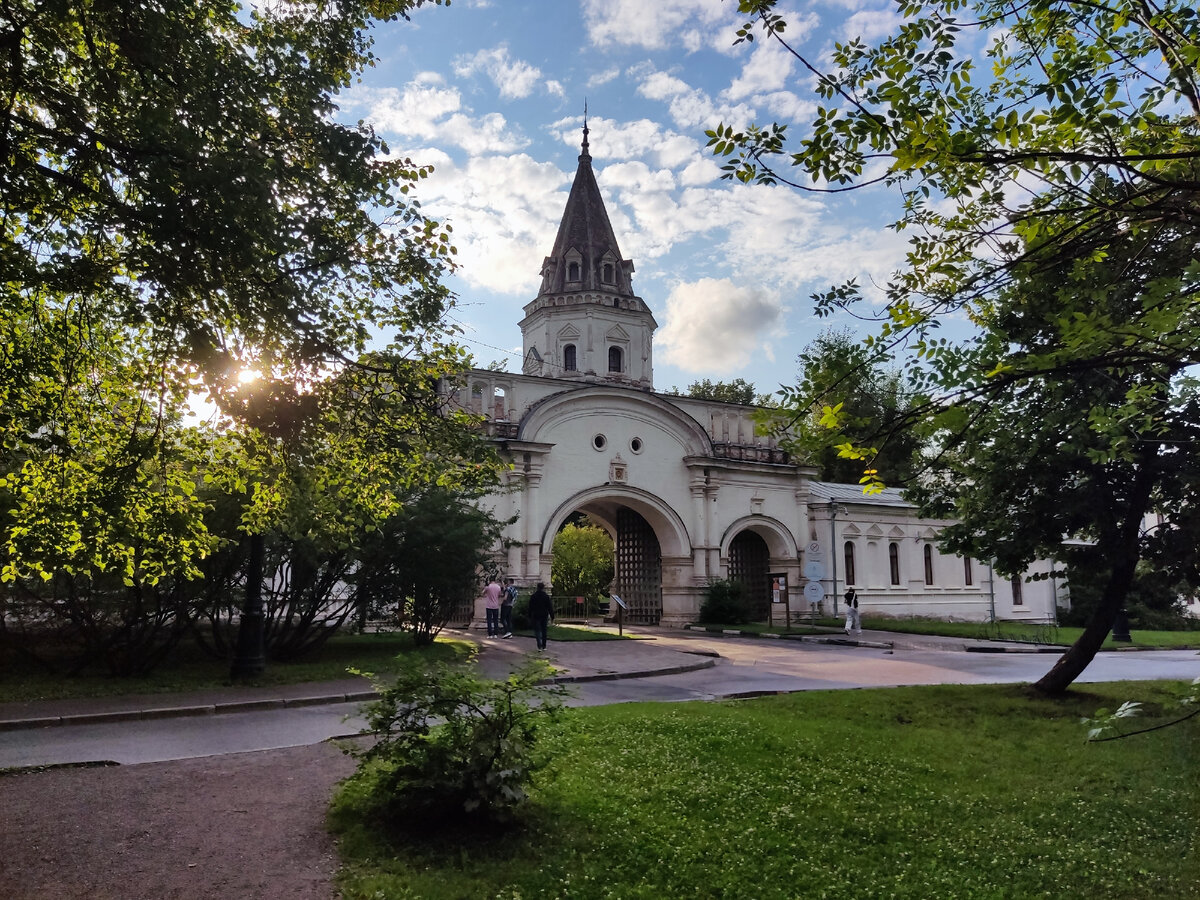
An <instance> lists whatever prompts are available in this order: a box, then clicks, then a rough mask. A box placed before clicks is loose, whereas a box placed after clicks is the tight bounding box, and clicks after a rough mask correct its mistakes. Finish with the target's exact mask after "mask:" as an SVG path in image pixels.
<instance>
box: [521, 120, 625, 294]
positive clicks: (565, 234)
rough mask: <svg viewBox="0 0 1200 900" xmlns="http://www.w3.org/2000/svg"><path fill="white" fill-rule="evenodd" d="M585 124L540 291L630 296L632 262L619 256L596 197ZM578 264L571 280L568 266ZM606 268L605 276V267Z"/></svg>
mask: <svg viewBox="0 0 1200 900" xmlns="http://www.w3.org/2000/svg"><path fill="white" fill-rule="evenodd" d="M587 135H588V128H587V123H586V121H585V122H584V126H583V145H582V152H580V154H579V167H578V168H577V169H576V170H575V181H574V182H573V183H572V184H571V195H570V196H569V197H568V198H567V207H566V209H565V210H564V211H563V217H562V222H561V223H559V226H558V236H557V237H556V238H555V239H554V249H553V250H552V251H551V252H550V255H549V256H547V257H546V260H545V262H544V263H543V264H542V274H543V281H542V291H541V293H542V294H561V293H569V292H572V291H596V290H603V291H607V292H609V293H612V294H618V295H620V296H623V297H632V296H633V285H632V280H631V278H630V276H631V275H632V273H633V262H632V261H631V260H627V259H624V258H623V257H622V256H621V248H620V247H618V246H617V237H616V235H615V234H614V233H613V229H612V225H611V223H610V222H609V221H608V211H607V210H606V209H605V208H604V199H603V198H602V197H601V196H600V186H599V185H598V184H597V183H596V175H595V173H594V172H592V157H591V154H590V153H588V140H587ZM572 262H574V263H576V264H577V265H578V266H579V270H578V277H576V278H571V277H569V276H570V275H571V272H572V270H570V269H569V265H570V264H571V263H572ZM605 264H607V265H609V266H610V267H611V268H610V270H609V271H608V274H609V275H610V277H608V278H605V277H604V276H605V274H606V271H605V269H604V265H605Z"/></svg>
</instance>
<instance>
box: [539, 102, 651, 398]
mask: <svg viewBox="0 0 1200 900" xmlns="http://www.w3.org/2000/svg"><path fill="white" fill-rule="evenodd" d="M541 274H542V286H541V289H540V290H539V291H538V295H537V297H536V298H535V299H534V300H533V301H532V302H531V303H528V304H526V305H525V318H523V319H522V320H521V323H520V325H521V335H522V339H523V344H524V362H523V365H522V369H523V371H524V372H525V374H526V375H544V376H548V377H551V378H566V379H578V380H580V381H587V382H593V383H594V382H602V383H618V384H627V385H630V386H631V387H640V388H645V389H647V390H653V389H654V360H653V356H652V350H653V347H652V345H653V338H654V330H655V329H656V328H657V327H658V323H657V322H655V321H654V316H653V315H651V313H650V309H649V307H647V306H646V304H645V303H644V302H643V301H642V298H641V297H638V296H637V295H635V294H634V292H633V260H629V259H624V258H623V257H622V256H621V250H620V248H619V247H618V246H617V239H616V236H615V235H614V234H613V230H612V225H611V224H610V223H609V221H608V212H607V211H606V210H605V208H604V200H603V198H601V196H600V187H599V185H597V184H596V176H595V174H594V173H593V172H592V157H591V155H590V154H589V153H588V127H587V116H586V112H585V115H584V121H583V145H582V148H581V152H580V154H579V167H578V168H577V169H576V170H575V181H574V182H573V183H572V184H571V194H570V196H569V197H568V198H567V208H566V209H565V210H564V211H563V217H562V222H561V223H560V224H559V226H558V236H557V237H556V238H555V239H554V249H553V250H551V252H550V255H549V256H547V257H546V259H545V261H544V262H543V263H542V273H541Z"/></svg>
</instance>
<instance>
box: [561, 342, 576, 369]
mask: <svg viewBox="0 0 1200 900" xmlns="http://www.w3.org/2000/svg"><path fill="white" fill-rule="evenodd" d="M576 367H577V364H576V362H575V345H574V344H567V346H565V347H563V371H566V372H574V371H575V369H576Z"/></svg>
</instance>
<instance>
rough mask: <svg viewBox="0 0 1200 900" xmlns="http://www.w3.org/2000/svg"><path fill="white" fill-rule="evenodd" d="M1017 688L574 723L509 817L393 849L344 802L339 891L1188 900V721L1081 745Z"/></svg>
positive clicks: (1198, 758)
mask: <svg viewBox="0 0 1200 900" xmlns="http://www.w3.org/2000/svg"><path fill="white" fill-rule="evenodd" d="M1174 689H1176V688H1175V686H1164V685H1162V684H1149V683H1147V684H1120V685H1088V686H1086V689H1085V690H1081V691H1079V692H1074V693H1073V694H1071V695H1070V696H1069V697H1068V698H1066V699H1063V700H1054V701H1052V700H1046V699H1035V698H1032V697H1031V696H1029V695H1027V694H1026V692H1025V691H1024V690H1023V689H1021V688H1019V687H1012V686H991V685H989V686H942V687H918V688H896V689H888V690H858V691H829V692H808V693H802V694H793V695H790V696H786V697H771V698H764V699H761V700H754V701H742V702H724V703H684V704H674V705H653V704H627V705H617V706H608V707H596V708H588V709H575V710H570V711H569V712H568V713H567V716H566V719H565V720H564V722H563V723H562V724H561V725H560V726H558V727H557V728H556V729H555V730H554V731H553V732H552V733H549V734H548V736H547V737H546V738H545V741H544V746H545V749H546V750H547V751H548V752H549V754H550V757H551V758H552V760H553V762H552V764H551V766H550V768H549V769H548V770H547V772H545V773H543V776H542V778H541V781H540V782H539V787H538V788H537V789H536V790H535V793H534V804H535V805H534V807H533V809H532V811H531V813H530V814H529V815H528V816H527V817H526V820H525V821H524V822H523V823H522V824H521V825H520V826H512V827H510V828H509V829H508V830H507V831H506V832H505V833H504V834H503V835H502V836H500V837H497V838H481V837H479V836H471V835H467V834H450V835H447V834H439V835H430V836H427V837H425V838H409V839H407V841H406V842H403V843H395V844H390V845H389V844H388V843H387V841H386V839H385V838H384V837H383V836H382V835H381V834H380V832H379V830H378V829H377V828H374V827H371V826H363V825H361V824H358V823H356V822H354V821H353V820H352V819H351V818H349V817H348V816H347V813H346V811H345V810H344V809H340V808H339V807H338V806H337V805H336V804H335V807H334V812H333V814H332V817H331V820H332V822H333V825H334V828H335V830H340V832H341V838H340V846H341V849H342V854H343V860H344V868H343V870H342V873H341V878H340V886H341V888H342V890H343V892H344V893H343V896H344V897H345V898H346V900H366V898H371V900H389V898H424V900H438V898H475V897H480V898H506V900H517V898H523V900H530V898H535V897H556V898H558V897H570V898H645V900H660V898H723V900H730V898H763V900H769V898H808V897H828V898H865V897H897V898H913V900H929V898H956V900H961V898H975V897H979V898H1026V897H1053V898H1088V900H1102V898H1131V900H1132V898H1139V900H1140V898H1148V897H1163V898H1166V897H1171V898H1177V900H1182V898H1196V897H1200V856H1198V853H1200V849H1198V848H1200V719H1193V720H1191V721H1190V722H1188V723H1185V724H1184V725H1181V726H1177V727H1174V728H1170V729H1166V730H1163V731H1159V732H1156V733H1154V734H1152V735H1145V736H1140V737H1134V738H1131V739H1127V740H1122V741H1115V742H1112V743H1105V744H1085V743H1084V734H1085V730H1084V727H1083V726H1082V725H1081V724H1080V721H1079V720H1080V717H1081V716H1083V715H1088V714H1091V713H1093V712H1094V711H1095V710H1096V709H1097V708H1098V707H1100V706H1109V707H1112V706H1114V705H1115V704H1116V703H1118V702H1119V701H1120V700H1122V699H1125V698H1128V697H1138V698H1140V699H1154V698H1155V697H1157V698H1159V699H1160V700H1161V698H1162V697H1163V696H1164V692H1166V691H1170V690H1174Z"/></svg>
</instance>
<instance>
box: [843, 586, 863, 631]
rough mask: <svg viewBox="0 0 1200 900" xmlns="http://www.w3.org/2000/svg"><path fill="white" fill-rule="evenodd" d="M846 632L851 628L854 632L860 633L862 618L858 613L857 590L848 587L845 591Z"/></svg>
mask: <svg viewBox="0 0 1200 900" xmlns="http://www.w3.org/2000/svg"><path fill="white" fill-rule="evenodd" d="M844 599H845V601H846V634H849V633H850V632H851V630H853V631H854V633H855V634H862V618H861V617H860V616H859V614H858V591H856V590H854V588H850V589H849V590H848V591H846V596H845V598H844Z"/></svg>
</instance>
